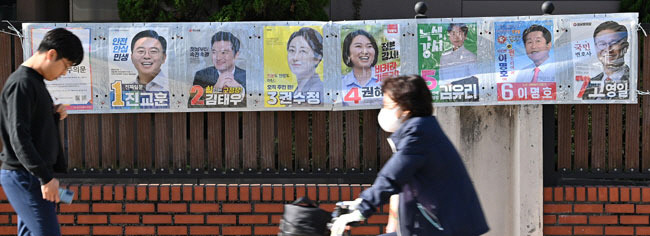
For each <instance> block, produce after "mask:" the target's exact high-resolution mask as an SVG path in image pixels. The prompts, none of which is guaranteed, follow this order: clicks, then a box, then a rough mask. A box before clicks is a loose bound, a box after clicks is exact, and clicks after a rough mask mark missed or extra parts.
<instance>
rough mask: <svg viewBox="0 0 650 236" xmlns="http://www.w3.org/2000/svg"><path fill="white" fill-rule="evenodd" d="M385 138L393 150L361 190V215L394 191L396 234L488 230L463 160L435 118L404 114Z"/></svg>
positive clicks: (433, 233)
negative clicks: (396, 196) (396, 199)
mask: <svg viewBox="0 0 650 236" xmlns="http://www.w3.org/2000/svg"><path fill="white" fill-rule="evenodd" d="M390 139H391V140H392V141H393V143H394V144H395V147H396V152H395V153H394V154H393V156H392V157H391V158H390V159H389V160H388V162H386V164H385V165H384V167H383V168H382V169H381V171H379V173H378V174H377V179H376V180H375V182H374V183H373V185H372V186H371V187H370V188H368V189H366V190H365V191H363V192H362V193H361V198H363V200H364V201H362V203H361V204H360V205H359V207H358V209H359V210H360V211H361V214H362V215H363V216H365V217H366V218H367V217H369V216H370V215H372V214H373V213H374V212H375V210H376V208H377V207H379V206H381V205H383V204H385V203H387V202H388V201H389V198H390V196H391V195H393V194H397V193H399V194H400V201H399V202H400V204H399V229H398V231H399V233H400V235H418V236H422V235H454V236H459V235H467V236H474V235H481V234H483V233H485V232H487V231H488V230H489V228H488V226H487V223H486V221H485V216H484V215H483V210H482V209H481V204H480V202H479V199H478V196H477V195H476V191H475V190H474V186H473V184H472V181H471V180H470V177H469V174H468V173H467V170H466V169H465V165H464V164H463V161H462V160H461V158H460V155H459V154H458V152H457V151H456V149H455V148H454V146H453V145H452V143H451V142H450V141H449V139H448V138H447V136H446V135H445V134H444V132H443V131H442V129H441V128H440V125H439V124H438V121H437V120H436V118H435V117H433V116H427V117H413V118H410V119H408V120H406V121H404V123H403V124H402V125H401V127H400V128H399V129H398V130H397V131H396V132H395V133H393V134H392V135H391V136H390ZM417 203H420V204H421V205H422V206H423V207H424V208H426V210H428V211H429V212H431V213H433V215H435V216H436V217H437V218H438V222H437V223H439V224H440V226H441V227H442V229H443V230H440V229H438V228H436V227H434V226H433V224H431V223H430V222H429V221H428V220H427V219H426V218H425V216H424V215H423V214H424V213H423V211H422V210H420V209H418V207H417ZM430 218H431V217H430Z"/></svg>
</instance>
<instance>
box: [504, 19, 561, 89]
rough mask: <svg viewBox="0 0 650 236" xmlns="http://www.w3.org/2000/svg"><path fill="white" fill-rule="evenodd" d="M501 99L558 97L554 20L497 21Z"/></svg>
mask: <svg viewBox="0 0 650 236" xmlns="http://www.w3.org/2000/svg"><path fill="white" fill-rule="evenodd" d="M494 31H495V33H494V41H495V52H494V57H495V68H496V71H497V75H496V79H497V81H496V83H497V100H498V101H546V100H551V101H553V100H555V99H556V79H555V70H556V67H557V64H556V63H555V59H554V54H553V31H554V30H553V21H552V20H528V21H506V22H495V23H494Z"/></svg>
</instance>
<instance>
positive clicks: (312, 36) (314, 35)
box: [287, 27, 323, 60]
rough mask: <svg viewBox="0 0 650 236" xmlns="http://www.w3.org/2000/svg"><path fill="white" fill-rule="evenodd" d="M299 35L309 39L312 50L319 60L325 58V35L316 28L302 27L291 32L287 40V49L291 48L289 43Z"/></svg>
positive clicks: (308, 42) (306, 39)
mask: <svg viewBox="0 0 650 236" xmlns="http://www.w3.org/2000/svg"><path fill="white" fill-rule="evenodd" d="M298 36H302V38H304V39H305V41H307V44H309V47H310V48H311V50H313V51H314V57H316V58H318V59H319V60H322V59H323V36H322V35H321V34H320V33H319V32H318V31H316V30H315V29H312V28H309V27H302V28H300V30H298V31H296V32H293V34H291V36H290V37H289V40H288V41H287V50H289V44H290V43H291V41H292V40H293V39H294V38H295V37H298Z"/></svg>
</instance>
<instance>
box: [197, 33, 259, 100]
mask: <svg viewBox="0 0 650 236" xmlns="http://www.w3.org/2000/svg"><path fill="white" fill-rule="evenodd" d="M188 31H189V32H187V34H188V37H187V38H188V40H189V41H190V43H188V44H187V48H186V50H187V52H186V54H185V55H186V56H187V57H188V58H187V62H188V70H189V71H190V72H191V76H192V85H191V87H190V91H189V92H190V98H189V100H188V107H189V108H219V107H246V92H245V91H246V90H245V89H246V64H245V58H244V56H243V55H245V54H246V53H245V50H248V49H247V48H245V44H244V43H243V41H242V40H245V39H244V38H243V37H241V35H239V36H238V34H236V33H235V32H233V31H230V30H222V29H214V27H210V26H208V25H205V26H204V27H199V26H195V27H192V28H190V29H189V30H188Z"/></svg>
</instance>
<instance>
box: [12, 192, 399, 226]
mask: <svg viewBox="0 0 650 236" xmlns="http://www.w3.org/2000/svg"><path fill="white" fill-rule="evenodd" d="M63 187H65V188H69V189H71V190H72V191H74V192H75V193H76V194H75V199H74V201H73V203H72V204H69V205H68V204H58V209H57V210H58V212H59V223H60V224H61V230H62V234H63V235H277V234H278V224H279V222H280V219H281V218H282V213H283V206H284V204H285V203H290V202H292V201H294V200H295V199H296V198H297V197H301V196H308V197H309V198H310V199H312V200H315V201H317V202H319V203H320V207H321V208H322V209H324V210H327V211H329V212H332V210H333V209H334V204H335V203H336V202H337V201H342V200H353V199H354V198H356V196H358V195H359V193H360V192H361V191H362V190H363V189H365V188H367V187H369V186H368V185H363V186H362V185H256V184H251V185H214V184H201V185H192V184H187V185H177V184H175V185H169V184H167V185H165V184H163V185H144V184H143V185H122V184H104V185H101V184H89V185H69V186H63ZM387 212H388V208H387V206H386V207H384V208H383V209H380V212H379V213H377V214H375V215H373V216H372V217H370V218H369V219H368V220H367V221H366V222H364V223H363V224H361V225H359V226H355V227H353V229H352V234H354V235H377V234H380V233H383V232H384V227H385V224H386V222H387V220H388V213H387ZM16 221H17V217H16V215H15V213H14V211H13V209H12V208H11V205H9V203H8V202H7V198H6V196H5V195H4V192H2V191H1V190H0V235H16V232H17V228H16Z"/></svg>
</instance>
